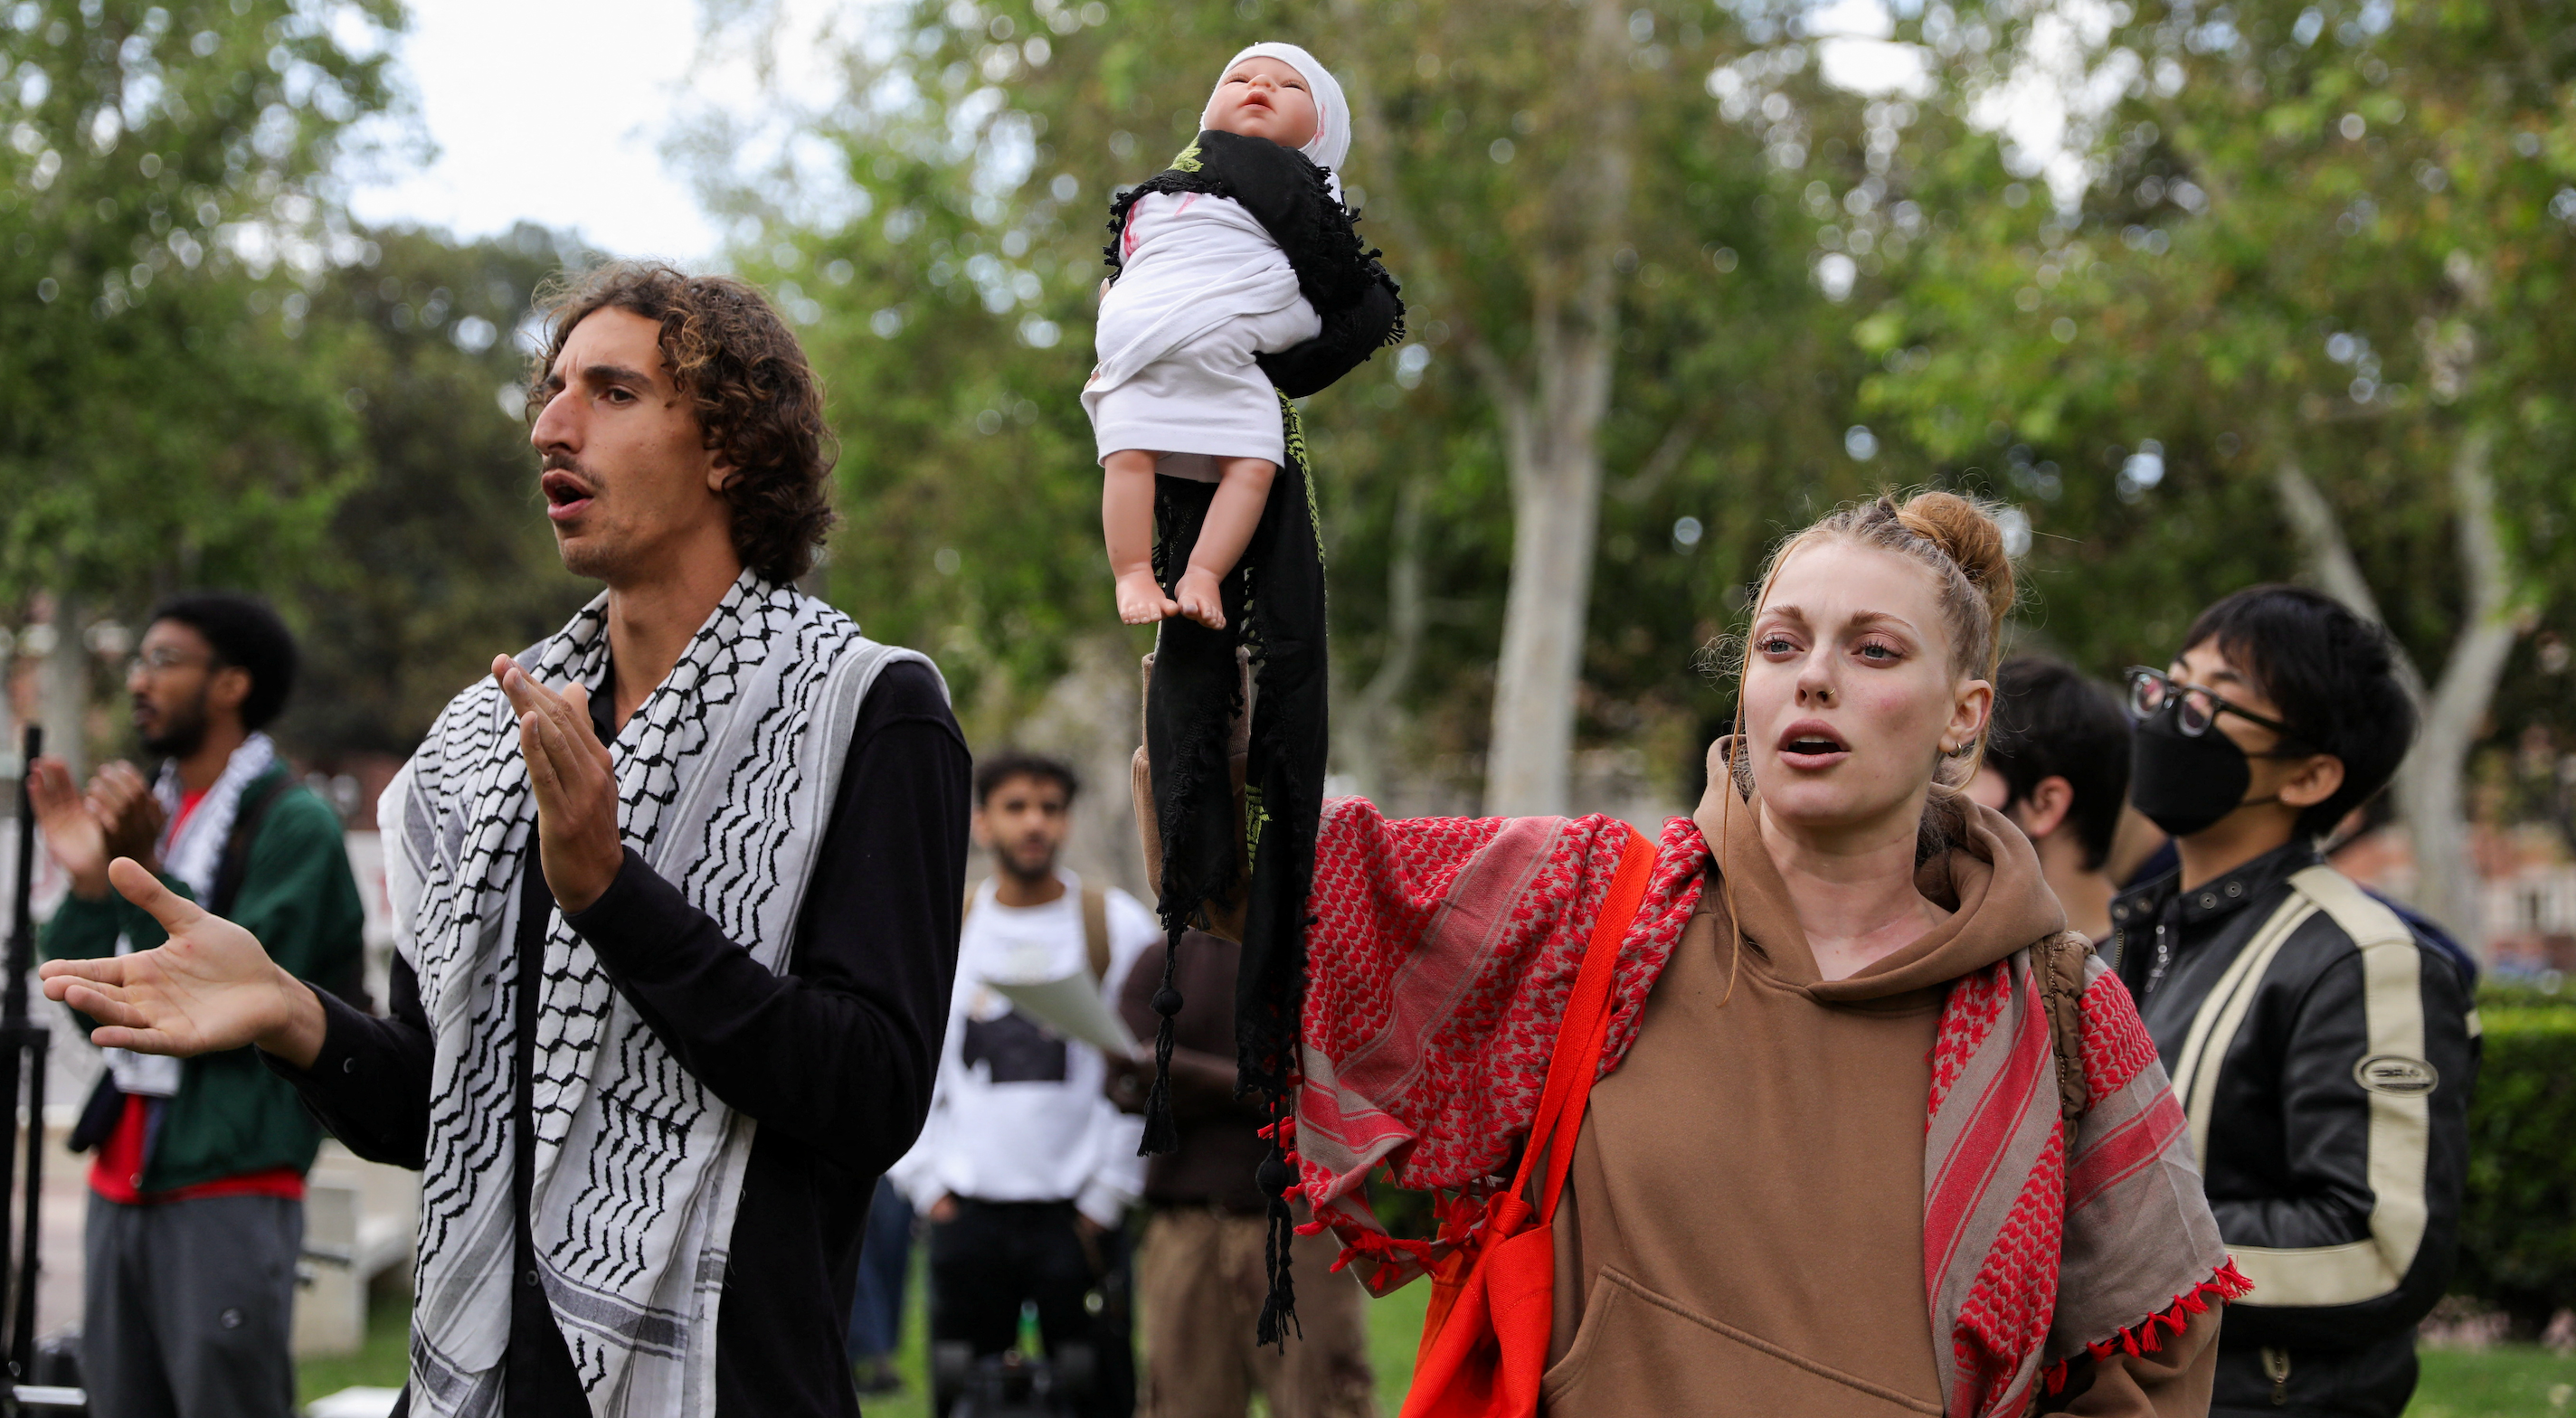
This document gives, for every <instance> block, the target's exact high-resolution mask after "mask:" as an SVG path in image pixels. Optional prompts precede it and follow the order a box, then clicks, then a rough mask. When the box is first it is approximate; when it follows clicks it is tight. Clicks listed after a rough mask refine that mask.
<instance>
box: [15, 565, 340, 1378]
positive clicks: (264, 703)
mask: <svg viewBox="0 0 2576 1418" xmlns="http://www.w3.org/2000/svg"><path fill="white" fill-rule="evenodd" d="M294 676H295V643H294V640H293V639H292V638H291V637H290V636H289V635H288V634H287V630H286V627H285V625H284V624H283V623H281V622H280V621H279V620H278V618H277V615H276V613H275V612H273V611H271V610H270V609H269V608H268V607H267V606H266V605H264V604H262V603H260V602H258V601H256V600H252V599H250V598H248V597H244V596H234V595H221V594H207V595H195V596H186V597H182V598H180V599H178V600H174V601H171V602H168V603H166V604H164V605H163V606H161V607H160V608H159V609H158V610H156V611H155V612H154V613H153V617H152V621H151V624H150V625H149V626H148V627H147V628H146V629H145V631H144V635H143V643H142V646H141V650H140V653H139V654H138V655H137V656H136V658H135V660H134V663H133V665H132V666H131V668H130V669H129V671H128V673H127V677H126V689H127V691H128V692H129V693H130V694H131V695H132V696H133V700H134V726H135V729H136V732H137V733H138V735H139V736H140V738H141V739H142V743H143V747H144V749H145V751H146V752H148V753H151V754H153V755H154V756H156V757H159V758H161V759H162V760H163V762H162V766H161V769H160V775H159V778H158V780H157V781H155V782H151V783H146V782H145V781H144V779H143V776H142V774H141V773H139V772H138V771H137V770H135V769H134V768H133V767H132V766H130V765H127V764H123V763H112V764H109V765H108V766H107V767H106V768H104V769H102V770H100V772H99V773H98V775H97V776H96V777H94V778H93V779H92V780H91V782H90V785H89V789H88V791H87V792H86V793H85V794H84V793H83V792H81V791H80V790H79V789H77V788H76V787H75V785H74V784H73V782H72V778H71V775H70V772H69V771H68V770H67V769H66V768H65V766H64V765H63V764H62V763H61V762H60V761H58V760H51V759H39V760H37V762H36V763H35V765H34V767H33V772H32V774H31V776H30V782H29V788H30V790H31V793H32V795H33V797H34V800H35V809H36V820H37V824H38V826H39V827H40V828H41V829H42V831H43V834H44V840H45V846H46V849H47V850H48V851H49V852H51V853H52V854H53V857H54V859H55V861H57V862H59V863H60V864H61V865H62V867H63V869H64V870H65V872H66V873H67V874H69V875H70V877H71V879H72V890H71V895H70V896H69V897H68V898H67V899H65V900H64V902H63V904H62V908H61V909H60V911H58V912H57V913H56V915H55V916H54V918H53V920H52V922H51V923H50V924H49V925H48V926H47V927H46V928H45V932H44V935H43V938H42V945H43V950H44V954H45V956H46V958H47V959H61V958H67V957H68V958H84V957H94V956H103V955H117V954H124V953H126V952H129V951H134V950H145V949H150V948H151V947H153V946H156V945H159V944H160V943H161V941H162V939H163V936H164V932H163V931H162V930H161V929H160V928H159V927H158V926H157V925H156V924H154V922H153V920H152V918H151V917H150V916H148V915H146V914H144V913H143V912H142V911H140V910H138V909H137V908H135V907H133V906H131V905H129V904H127V903H126V902H125V900H124V899H123V898H122V897H119V896H118V895H117V894H116V893H115V892H114V891H112V890H110V889H109V887H108V881H107V864H108V862H109V861H111V860H112V859H114V858H115V857H118V856H132V857H135V858H136V859H137V860H139V861H142V862H143V863H145V864H146V865H147V866H149V867H151V868H152V870H153V871H154V872H155V874H157V875H158V876H160V877H161V879H162V880H163V881H164V882H166V883H168V884H169V886H170V887H171V888H172V889H173V890H176V891H179V892H182V893H185V894H186V895H188V896H189V897H191V898H193V899H195V900H197V901H199V902H203V903H205V904H206V905H207V906H208V907H209V908H210V909H212V910H215V911H218V912H221V913H223V914H225V915H227V916H230V917H232V918H233V919H235V920H237V921H241V922H242V923H244V924H245V925H246V926H249V928H250V929H252V930H255V931H257V932H258V934H259V939H260V940H261V941H262V942H263V943H264V944H265V945H266V946H267V948H268V950H269V953H270V954H271V956H272V957H273V958H274V959H275V960H276V961H277V963H278V964H279V965H282V966H284V967H285V968H286V969H287V970H288V971H289V972H291V973H293V974H295V975H297V976H299V977H301V978H303V979H307V980H310V981H312V982H313V983H315V984H316V985H319V986H321V987H322V988H325V989H330V990H333V991H335V992H342V993H346V992H350V991H353V990H354V989H355V987H356V985H357V982H358V978H359V972H360V968H361V965H360V961H361V944H360V931H361V926H362V923H363V919H364V917H363V912H362V909H361V907H360V905H359V901H358V888H357V883H356V880H355V879H354V878H353V877H352V876H351V875H350V871H349V857H348V851H347V848H346V846H345V844H344V842H343V839H342V835H341V828H340V821H339V818H338V815H337V814H335V813H334V812H333V811H332V810H331V808H330V807H329V806H328V805H327V804H325V803H324V802H323V801H322V800H321V799H320V798H318V797H316V796H314V795H313V793H312V792H310V791H309V790H307V789H305V788H304V787H302V786H301V785H299V784H298V783H297V782H296V779H295V774H294V772H293V771H292V770H291V769H290V768H289V767H288V765H287V763H286V761H285V760H284V759H283V758H281V757H280V756H279V755H278V753H277V749H276V746H275V745H274V744H272V743H271V742H270V741H269V738H268V735H266V734H264V733H262V732H260V730H261V729H262V728H263V727H264V726H266V725H267V724H268V723H269V722H270V721H271V720H273V719H275V718H276V717H277V714H278V711H279V710H280V709H282V708H283V707H284V706H285V702H286V696H287V692H288V690H289V689H290V688H291V687H292V685H293V681H294ZM254 923H255V924H254ZM107 1053H108V1070H109V1073H108V1076H107V1077H106V1078H103V1079H101V1080H100V1083H99V1090H98V1093H97V1094H96V1095H95V1096H93V1097H92V1099H91V1100H90V1104H89V1106H88V1107H87V1108H86V1109H85V1110H84V1112H83V1115H82V1120H81V1125H80V1127H79V1128H78V1129H76V1131H75V1136H74V1139H73V1141H74V1146H76V1147H95V1148H96V1149H97V1156H96V1160H95V1162H94V1163H93V1164H92V1166H91V1169H90V1190H91V1192H92V1193H93V1195H92V1197H91V1200H90V1206H89V1222H88V1237H87V1246H86V1252H87V1263H88V1276H87V1280H88V1286H87V1291H88V1293H87V1296H86V1300H85V1303H84V1306H83V1325H82V1331H83V1338H82V1359H83V1364H82V1376H83V1378H84V1380H85V1381H86V1383H87V1385H88V1388H89V1396H90V1412H91V1413H93V1414H95V1415H97V1418H233V1416H234V1415H241V1418H251V1415H260V1418H283V1415H286V1414H288V1413H290V1412H291V1411H292V1410H293V1406H294V1401H295V1369H294V1364H293V1361H292V1359H291V1358H290V1356H289V1353H288V1336H289V1331H290V1329H291V1326H292V1320H293V1307H294V1297H295V1263H296V1258H297V1255H298V1253H299V1252H300V1250H301V1249H302V1246H303V1237H304V1173H305V1170H306V1169H307V1168H309V1167H310V1166H312V1164H313V1154H314V1152H315V1150H316V1149H317V1148H318V1147H319V1146H320V1144H321V1139H322V1129H321V1128H320V1126H319V1125H317V1124H316V1123H315V1122H314V1121H313V1119H312V1117H311V1115H310V1114H308V1113H307V1112H306V1111H305V1110H304V1107H303V1105H302V1103H301V1102H300V1101H298V1099H297V1097H296V1093H295V1089H294V1086H293V1085H291V1084H289V1083H288V1082H286V1081H285V1080H284V1079H282V1078H279V1077H278V1076H277V1075H276V1074H275V1073H273V1072H271V1071H270V1070H269V1069H267V1068H265V1067H263V1066H262V1065H261V1064H260V1062H259V1059H258V1056H257V1055H256V1053H255V1052H254V1051H252V1050H250V1049H234V1050H231V1051H228V1052H224V1053H215V1054H208V1055H205V1056H203V1057H199V1058H193V1059H188V1060H185V1061H182V1060H179V1059H175V1058H165V1057H159V1056H151V1055H142V1054H130V1053H126V1052H125V1051H123V1050H119V1049H111V1050H108V1051H107Z"/></svg>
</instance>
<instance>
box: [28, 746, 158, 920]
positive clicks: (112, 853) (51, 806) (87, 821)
mask: <svg viewBox="0 0 2576 1418" xmlns="http://www.w3.org/2000/svg"><path fill="white" fill-rule="evenodd" d="M27 797H28V800H29V801H30V802H32V803H33V804H34V805H35V809H36V826H37V827H38V828H39V829H41V830H42V831H43V832H44V834H45V850H46V851H47V852H48V853H50V854H52V856H53V859H54V860H55V861H56V862H57V863H59V864H60V865H61V866H62V869H63V870H64V871H65V872H66V873H68V874H69V875H70V877H71V879H72V894H74V895H76V896H78V897H80V898H81V899H82V900H85V901H104V900H106V899H107V891H108V881H107V864H108V863H109V862H110V861H113V860H114V859H116V858H118V857H133V858H136V859H138V860H140V861H144V862H146V863H148V862H150V861H151V860H152V847H153V844H154V843H155V842H158V841H159V840H160V837H161V824H162V821H163V820H164V816H165V815H164V814H163V812H162V810H161V801H160V799H158V798H155V797H154V796H152V785H151V784H149V783H146V782H144V781H143V775H142V774H141V773H138V772H136V771H135V768H134V765H133V764H130V763H110V764H108V765H107V766H106V767H104V768H101V769H100V770H98V772H97V773H96V774H95V775H93V776H92V777H91V778H90V780H89V791H88V792H87V793H86V794H84V793H82V792H81V791H79V790H78V789H77V788H75V787H74V786H73V784H72V771H71V769H70V768H69V767H68V766H66V765H65V764H64V763H63V761H62V760H61V759H59V758H39V759H37V760H36V761H35V762H33V763H31V764H29V765H28V773H27Z"/></svg>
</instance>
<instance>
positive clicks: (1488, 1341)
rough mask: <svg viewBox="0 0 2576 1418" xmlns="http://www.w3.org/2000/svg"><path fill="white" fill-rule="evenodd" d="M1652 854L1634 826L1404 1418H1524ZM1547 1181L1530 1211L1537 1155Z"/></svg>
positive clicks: (1447, 1275) (1452, 1271) (1439, 1293)
mask: <svg viewBox="0 0 2576 1418" xmlns="http://www.w3.org/2000/svg"><path fill="white" fill-rule="evenodd" d="M1654 865H1655V850H1654V847H1653V845H1652V844H1651V843H1649V842H1647V841H1646V839H1645V838H1644V837H1643V836H1641V835H1640V834H1639V833H1638V832H1637V831H1636V830H1635V829H1634V828H1630V829H1629V830H1628V837H1627V843H1626V845H1625V847H1624V848H1623V849H1622V851H1621V853H1620V858H1619V867H1618V873H1617V875H1615V876H1613V877H1612V878H1611V881H1610V891H1609V894H1608V896H1607V897H1606V898H1605V899H1604V900H1603V901H1602V903H1601V914H1600V916H1599V917H1598V918H1597V919H1596V920H1595V921H1594V923H1593V927H1592V936H1591V940H1590V942H1589V944H1588V945H1587V946H1586V948H1585V950H1584V956H1583V965H1582V968H1581V969H1580V970H1578V971H1577V972H1576V974H1575V978H1574V989H1573V992H1572V994H1571V995H1570V996H1569V997H1568V999H1567V1000H1566V1007H1565V1016H1564V1018H1563V1019H1562V1020H1560V1021H1559V1022H1558V1025H1557V1033H1556V1045H1555V1047H1554V1049H1553V1051H1552V1052H1551V1053H1550V1055H1549V1058H1548V1066H1547V1084H1546V1086H1545V1088H1544V1090H1543V1091H1542V1092H1541V1093H1540V1095H1539V1105H1538V1113H1537V1115H1536V1116H1535V1117H1534V1118H1532V1119H1531V1123H1530V1132H1529V1140H1528V1142H1526V1143H1525V1144H1524V1145H1523V1146H1522V1148H1521V1163H1520V1168H1519V1170H1518V1172H1517V1173H1516V1174H1515V1175H1514V1177H1513V1178H1512V1186H1511V1190H1509V1191H1507V1192H1502V1193H1498V1194H1496V1195H1495V1196H1494V1197H1493V1198H1492V1200H1491V1201H1490V1202H1489V1203H1488V1204H1487V1210H1486V1216H1487V1221H1486V1225H1485V1229H1484V1232H1483V1234H1481V1235H1479V1236H1478V1237H1477V1238H1476V1239H1475V1241H1474V1242H1473V1245H1472V1248H1471V1249H1470V1250H1467V1251H1463V1252H1461V1253H1458V1254H1454V1255H1452V1256H1450V1257H1449V1258H1448V1261H1447V1263H1445V1264H1444V1265H1442V1266H1441V1267H1440V1272H1441V1273H1440V1274H1438V1275H1437V1277H1436V1278H1437V1282H1438V1283H1437V1289H1436V1291H1435V1294H1434V1295H1433V1304H1432V1311H1431V1315H1430V1317H1429V1321H1428V1323H1426V1324H1425V1326H1424V1330H1423V1336H1422V1348H1421V1352H1420V1354H1419V1356H1418V1358H1417V1364H1416V1367H1415V1370H1414V1377H1413V1387H1412V1390H1411V1391H1410V1392H1408V1393H1407V1394H1406V1395H1405V1400H1404V1409H1403V1418H1532V1415H1535V1414H1536V1413H1537V1411H1538V1379H1539V1374H1540V1372H1541V1371H1542V1370H1543V1369H1544V1368H1545V1367H1546V1364H1547V1348H1548V1330H1549V1326H1550V1324H1551V1322H1552V1318H1553V1311H1554V1305H1555V1302H1554V1293H1555V1241H1554V1238H1553V1236H1552V1235H1551V1233H1550V1231H1549V1227H1548V1221H1549V1219H1550V1218H1552V1217H1553V1216H1554V1215H1555V1214H1556V1202H1557V1197H1558V1194H1559V1193H1560V1192H1562V1191H1563V1189H1564V1186H1565V1177H1566V1172H1567V1170H1568V1169H1569V1168H1570V1167H1571V1166H1572V1165H1573V1161H1574V1143H1575V1139H1576V1137H1577V1136H1578V1135H1579V1134H1580V1133H1581V1132H1582V1130H1583V1109H1584V1104H1585V1102H1586V1101H1587V1100H1588V1099H1589V1098H1590V1097H1591V1095H1592V1080H1593V1077H1594V1076H1595V1075H1596V1074H1598V1073H1599V1072H1600V1071H1601V1048H1602V1044H1603V1042H1604V1041H1605V1040H1606V1039H1607V1038H1608V1036H1609V1032H1610V1014H1611V1009H1610V986H1611V983H1612V980H1613V977H1614V976H1615V975H1616V974H1617V973H1618V965H1619V946H1620V942H1621V941H1622V940H1623V939H1624V938H1625V937H1626V935H1627V933H1628V925H1629V923H1630V922H1631V921H1633V920H1634V919H1635V918H1636V915H1637V907H1638V905H1639V904H1640V903H1642V902H1643V901H1644V900H1645V896H1646V883H1647V880H1648V878H1650V877H1651V876H1652V875H1653V874H1654ZM1542 1150H1544V1151H1545V1152H1546V1154H1547V1172H1546V1174H1545V1184H1544V1188H1543V1191H1542V1199H1541V1202H1540V1206H1539V1209H1538V1211H1537V1212H1536V1213H1535V1214H1533V1213H1532V1212H1531V1210H1530V1208H1529V1206H1528V1204H1527V1203H1526V1202H1525V1201H1524V1200H1523V1198H1524V1197H1525V1196H1526V1195H1527V1194H1528V1190H1529V1182H1530V1176H1531V1169H1532V1168H1533V1167H1534V1166H1536V1165H1537V1163H1538V1158H1539V1154H1540V1152H1541V1151H1542Z"/></svg>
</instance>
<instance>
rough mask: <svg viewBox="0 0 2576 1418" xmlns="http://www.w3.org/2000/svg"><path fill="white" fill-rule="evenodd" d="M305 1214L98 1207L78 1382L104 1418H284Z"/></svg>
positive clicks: (188, 1205)
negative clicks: (297, 1273) (288, 1349)
mask: <svg viewBox="0 0 2576 1418" xmlns="http://www.w3.org/2000/svg"><path fill="white" fill-rule="evenodd" d="M303 1246H304V1203H302V1202H300V1201H288V1200H285V1199H284V1198H282V1197H273V1196H218V1197H205V1198H201V1199H199V1200H195V1201H174V1202H165V1203H162V1204H160V1205H156V1206H126V1205H124V1204H122V1203H119V1202H113V1201H108V1200H106V1199H104V1198H101V1197H97V1196H92V1197H91V1198H89V1226H88V1237H87V1245H86V1247H85V1252H86V1257H87V1263H88V1275H87V1277H86V1285H87V1289H88V1294H87V1296H86V1298H85V1301H84V1303H83V1305H82V1309H81V1379H82V1381H83V1382H84V1383H85V1384H86V1385H87V1386H88V1389H89V1411H90V1412H91V1413H92V1414H93V1415H95V1418H287V1415H289V1414H291V1413H293V1412H294V1411H295V1361H294V1359H293V1358H292V1357H291V1356H290V1355H289V1354H288V1352H287V1342H288V1336H289V1333H290V1331H291V1329H292V1327H293V1324H294V1318H295V1258H296V1256H297V1254H298V1253H299V1252H300V1251H301V1250H302V1249H303Z"/></svg>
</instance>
